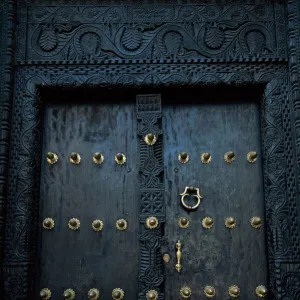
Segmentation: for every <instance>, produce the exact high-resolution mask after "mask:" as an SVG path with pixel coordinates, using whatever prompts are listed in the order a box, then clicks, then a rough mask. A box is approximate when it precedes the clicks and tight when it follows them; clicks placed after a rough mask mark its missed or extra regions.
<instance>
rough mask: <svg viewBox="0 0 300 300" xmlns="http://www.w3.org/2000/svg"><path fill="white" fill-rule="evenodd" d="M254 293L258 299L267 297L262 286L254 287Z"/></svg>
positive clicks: (265, 289) (265, 290)
mask: <svg viewBox="0 0 300 300" xmlns="http://www.w3.org/2000/svg"><path fill="white" fill-rule="evenodd" d="M255 293H256V295H257V296H258V297H260V298H264V297H266V295H267V288H266V287H265V286H264V285H259V286H257V287H256V289H255Z"/></svg>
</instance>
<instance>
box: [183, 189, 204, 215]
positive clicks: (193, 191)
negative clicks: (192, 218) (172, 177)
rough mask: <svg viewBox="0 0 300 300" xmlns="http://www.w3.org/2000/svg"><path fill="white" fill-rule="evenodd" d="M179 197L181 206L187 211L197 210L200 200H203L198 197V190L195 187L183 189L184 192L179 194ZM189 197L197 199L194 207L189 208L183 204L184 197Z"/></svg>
mask: <svg viewBox="0 0 300 300" xmlns="http://www.w3.org/2000/svg"><path fill="white" fill-rule="evenodd" d="M179 195H180V196H181V204H182V206H183V207H184V208H185V209H186V210H188V211H191V210H195V209H197V208H198V206H199V205H200V202H201V199H203V197H202V196H201V195H200V190H199V188H195V187H188V186H186V187H185V189H184V192H183V193H182V194H179ZM190 195H191V196H193V197H195V198H196V199H197V203H196V204H195V205H194V206H190V205H187V204H186V203H185V197H186V196H190Z"/></svg>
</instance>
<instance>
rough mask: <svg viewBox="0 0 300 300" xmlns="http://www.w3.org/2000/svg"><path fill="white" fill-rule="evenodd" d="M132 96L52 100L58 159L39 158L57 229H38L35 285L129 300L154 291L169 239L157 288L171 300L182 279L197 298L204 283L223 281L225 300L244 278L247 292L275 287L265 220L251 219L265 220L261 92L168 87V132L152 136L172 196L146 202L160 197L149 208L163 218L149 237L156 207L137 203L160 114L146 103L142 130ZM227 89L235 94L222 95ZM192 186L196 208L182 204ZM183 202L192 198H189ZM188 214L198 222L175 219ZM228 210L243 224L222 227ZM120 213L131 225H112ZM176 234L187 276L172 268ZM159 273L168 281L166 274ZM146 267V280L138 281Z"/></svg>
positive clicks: (49, 134) (49, 116)
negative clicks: (99, 160) (206, 156)
mask: <svg viewBox="0 0 300 300" xmlns="http://www.w3.org/2000/svg"><path fill="white" fill-rule="evenodd" d="M140 92H141V91H140ZM145 92H146V93H149V91H145ZM155 92H156V93H157V91H155ZM151 93H154V91H151ZM138 94H142V93H138ZM136 96H137V92H136V91H134V90H131V91H128V90H126V91H125V90H124V91H121V92H107V93H106V92H99V93H97V94H96V93H95V92H93V93H88V92H87V91H81V92H77V91H76V92H75V93H74V92H73V93H70V92H60V93H58V94H55V95H52V98H51V99H50V97H49V99H48V102H49V101H51V104H49V105H47V107H46V108H45V116H44V145H43V155H44V157H45V156H46V153H47V152H48V151H51V152H55V153H56V154H57V155H58V158H59V159H58V162H57V163H56V164H54V165H51V164H48V163H47V161H46V160H43V165H42V177H41V206H40V224H42V222H43V220H44V219H45V218H47V217H50V218H53V219H54V221H55V227H54V228H53V229H52V230H45V229H43V227H42V226H41V230H40V243H39V245H40V249H39V266H40V274H39V279H40V283H39V290H40V289H41V288H46V287H49V288H50V289H51V292H52V298H53V299H61V298H62V294H63V291H64V290H65V289H67V288H72V289H74V290H75V291H76V299H87V293H88V291H89V289H91V288H97V289H98V290H99V291H100V295H101V296H100V299H111V293H112V290H113V289H114V288H122V289H123V290H124V291H125V299H143V300H144V299H145V292H146V291H147V290H149V289H156V290H159V287H160V283H157V282H155V283H153V284H152V283H151V282H152V280H153V278H154V277H155V276H156V275H157V274H156V273H155V272H160V271H162V268H161V263H162V260H161V259H160V253H158V251H157V247H156V246H155V247H154V248H155V251H154V250H153V249H154V248H153V247H152V246H153V245H152V244H151V243H153V242H155V243H158V244H160V236H161V235H162V236H163V239H162V241H161V245H162V248H161V254H165V253H167V254H169V255H170V257H171V259H170V261H169V262H165V263H164V266H165V284H164V287H162V290H160V292H164V294H165V297H164V298H165V299H167V300H178V299H181V297H180V289H181V287H182V286H184V285H187V286H189V287H190V288H191V290H192V298H191V299H205V296H204V294H203V289H204V287H205V286H206V285H211V286H213V287H214V288H215V289H216V299H226V298H228V288H229V287H230V286H232V285H237V286H239V288H240V292H241V297H242V299H244V300H247V299H249V300H250V299H254V297H256V296H255V288H256V286H258V285H261V284H262V285H267V255H266V242H265V225H264V222H263V225H262V227H261V228H259V229H255V228H253V227H252V226H251V225H250V219H251V218H252V217H254V216H259V217H261V218H262V220H263V221H264V191H263V179H262V157H261V151H260V123H259V105H258V104H257V103H256V102H254V101H253V100H255V99H257V100H259V98H258V93H256V91H255V92H253V93H250V92H249V90H248V91H243V90H239V92H237V91H236V90H232V89H230V90H229V89H226V90H225V89H215V90H214V91H212V92H210V93H207V91H204V90H190V91H189V92H187V90H172V89H168V90H163V91H162V93H161V98H162V103H163V106H162V112H161V120H160V113H159V126H161V124H160V122H162V135H161V133H160V130H159V133H158V132H157V133H155V132H154V133H155V134H156V136H157V137H158V139H160V138H161V137H163V140H162V141H161V140H159V141H158V142H157V144H156V146H154V148H153V149H156V150H155V151H159V152H160V153H156V154H157V157H163V164H164V175H163V176H161V175H160V174H161V173H159V181H160V180H161V181H162V183H161V184H160V185H159V187H160V189H163V187H164V189H165V193H164V199H163V196H160V198H159V201H160V203H154V202H153V203H151V201H158V200H157V199H156V198H155V197H149V199H147V201H148V202H149V203H147V205H148V204H149V205H150V207H155V205H160V210H159V212H160V213H159V215H158V214H157V215H155V212H156V211H155V210H153V216H154V217H157V218H158V220H159V226H158V228H157V229H154V230H155V232H153V236H155V237H156V235H157V236H159V239H157V237H156V238H155V239H153V240H151V236H152V235H151V234H147V231H149V230H152V229H149V228H147V226H146V225H145V220H144V219H145V218H147V217H149V216H150V215H149V216H148V213H147V214H146V213H145V210H143V205H141V202H142V201H144V199H143V197H142V196H141V193H142V192H143V188H145V187H144V186H143V185H142V184H141V182H143V181H140V179H145V178H144V177H143V174H144V173H143V172H139V167H141V165H142V163H141V162H143V159H145V153H146V152H147V151H148V150H149V153H150V154H151V153H152V152H151V151H152V150H153V149H152V150H151V149H148V148H147V147H153V146H151V145H146V148H145V144H144V137H143V135H144V134H146V133H148V131H149V130H150V129H151V130H154V131H155V130H157V128H156V127H155V126H156V125H154V123H153V122H154V121H153V120H154V119H155V118H157V117H155V118H154V119H153V118H152V117H151V116H150V115H148V114H149V113H153V111H152V112H151V109H150V108H152V106H151V103H152V102H151V101H150V102H151V103H150V102H149V103H148V102H147V103H148V104H149V105H150V106H149V109H148V110H149V111H148V110H147V111H143V114H145V116H143V118H144V117H145V120H144V122H146V123H145V124H146V125H147V126H148V127H149V128H150V129H149V128H148V127H147V126H146V125H145V124H144V125H143V126H146V127H147V130H146V131H147V132H146V131H145V133H144V132H143V133H141V132H142V131H141V128H143V129H145V128H144V127H143V126H142V125H141V124H140V126H141V128H139V129H138V128H137V127H138V126H137V123H138V122H137V120H138V119H139V118H138V116H137V112H136V110H137V107H136V104H135V100H136ZM225 96H227V98H226V97H225ZM221 97H222V98H224V99H230V100H226V101H220V98H221ZM142 98H143V97H142ZM142 98H141V99H142ZM150 98H151V97H150ZM159 98H160V97H159ZM52 99H54V101H52ZM116 99H118V100H116ZM145 99H146V98H145ZM74 100H78V101H77V102H76V101H74ZM99 100H100V101H99ZM147 101H148V100H147ZM71 102H72V104H68V103H71ZM159 102H160V101H159ZM80 103H81V104H80ZM148 104H147V105H148ZM147 105H146V106H147ZM159 105H160V104H159ZM147 107H148V106H147ZM159 110H160V108H159ZM139 121H140V120H139ZM151 126H152V127H151ZM148 129H149V130H148ZM151 130H150V131H151ZM149 133H151V132H149ZM141 135H142V136H141ZM138 139H140V141H139V140H138ZM139 143H140V145H139ZM161 145H162V146H161ZM155 147H156V148H155ZM153 151H154V150H153ZM161 151H162V153H161ZM228 151H233V152H234V153H235V155H236V156H235V160H234V161H233V162H232V163H231V164H229V163H226V162H225V161H224V154H225V153H226V152H228ZM249 151H256V152H258V159H257V161H256V162H255V163H250V162H248V161H247V159H246V155H247V153H248V152H249ZM71 152H78V153H79V154H80V155H81V158H82V160H81V162H80V164H78V165H74V164H71V163H70V161H69V155H70V153H71ZM95 152H101V153H103V154H104V157H105V160H104V163H103V164H102V165H97V164H95V163H93V161H92V157H93V154H94V153H95ZM118 152H122V153H124V154H125V155H126V158H127V161H126V164H124V165H117V164H116V162H115V161H114V156H115V155H116V154H117V153H118ZM180 152H187V153H188V155H189V161H188V162H187V163H186V164H183V163H181V162H179V160H178V154H179V153H180ZM204 152H209V153H210V154H211V155H212V161H211V162H210V163H208V164H204V163H202V162H201V159H200V155H201V154H202V153H204ZM147 153H148V152H147ZM149 153H148V154H149ZM158 154H159V155H158ZM161 154H162V156H161ZM150 156H151V155H150ZM155 157H156V156H155ZM160 160H161V158H160ZM149 162H151V160H149ZM160 163H161V162H160ZM148 169H149V170H150V171H149V170H148ZM152 169H153V170H154V171H153V170H152ZM147 170H148V171H147V172H148V173H147V176H148V175H149V176H152V175H153V174H154V173H155V172H158V171H157V169H155V168H154V167H153V168H151V166H147ZM152 171H153V172H154V173H153V174H152V173H151V172H152ZM144 172H145V170H144ZM160 172H161V170H160ZM155 174H156V173H155ZM155 174H154V175H155ZM156 175H157V174H156ZM156 175H155V176H156ZM160 176H161V177H160ZM189 186H193V187H198V188H199V189H200V194H201V196H203V197H204V198H203V199H202V200H201V203H200V206H199V208H198V209H196V210H195V211H192V212H190V211H187V210H185V209H184V208H183V206H182V205H181V203H180V196H179V194H180V193H182V192H183V191H184V189H185V187H189ZM149 187H150V186H147V187H146V190H147V189H149ZM151 188H152V186H151ZM147 191H148V190H147ZM160 191H161V190H160ZM162 194H163V193H162ZM164 202H165V207H164ZM187 203H188V204H192V203H194V202H193V200H192V199H187ZM144 204H145V203H144ZM140 205H141V207H140ZM140 209H141V211H140ZM180 217H185V218H187V219H188V220H189V221H190V224H189V226H188V227H187V228H180V227H179V225H178V220H179V218H180ZM205 217H211V218H212V219H213V222H214V223H213V226H212V228H210V229H205V228H203V225H202V220H203V218H205ZM226 217H233V218H234V219H235V220H236V221H237V224H236V226H235V228H233V229H229V228H226V227H225V223H224V222H225V218H226ZM71 218H78V219H79V220H80V229H79V230H77V231H73V230H70V229H69V228H68V221H69V219H71ZM120 218H124V219H126V220H127V222H128V228H127V230H125V231H119V230H117V229H116V221H117V219H120ZM95 219H101V220H102V221H103V222H104V227H103V230H102V231H101V232H95V231H93V229H92V221H93V220H95ZM163 221H165V223H164V222H163ZM139 224H140V225H139ZM158 231H159V234H158ZM139 234H140V240H139ZM147 238H148V239H149V240H145V239H147ZM178 240H180V241H181V243H182V249H181V254H182V256H181V265H182V270H181V271H180V273H179V272H177V270H176V269H175V265H176V262H177V261H176V243H177V241H178ZM139 243H141V245H142V247H141V248H140V244H139ZM143 247H144V248H145V249H146V250H147V251H146V250H145V249H144V248H143ZM151 247H152V248H151ZM144 250H145V251H144ZM157 257H159V258H157ZM139 258H140V260H141V261H139ZM145 260H149V263H148V262H147V261H145ZM153 262H155V263H154V266H153ZM140 263H141V264H140ZM139 264H140V269H139ZM155 264H157V266H155ZM153 272H154V273H153ZM151 274H152V275H153V278H151ZM159 274H160V275H161V281H163V276H162V272H161V273H159ZM139 275H140V282H141V283H142V284H140V287H139V288H138V276H139ZM155 278H156V277H155ZM159 278H160V277H159ZM143 280H144V281H145V280H146V281H147V284H146V285H147V290H143V284H144V282H143ZM154 281H155V280H154ZM154 281H153V282H154ZM151 284H152V285H153V286H152V285H151ZM138 295H139V296H138Z"/></svg>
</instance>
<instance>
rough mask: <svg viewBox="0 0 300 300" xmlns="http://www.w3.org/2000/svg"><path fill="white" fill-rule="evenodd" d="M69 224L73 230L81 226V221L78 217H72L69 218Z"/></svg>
mask: <svg viewBox="0 0 300 300" xmlns="http://www.w3.org/2000/svg"><path fill="white" fill-rule="evenodd" d="M68 226H69V228H70V229H71V230H78V229H79V227H80V221H79V220H78V219H76V218H72V219H70V220H69V222H68Z"/></svg>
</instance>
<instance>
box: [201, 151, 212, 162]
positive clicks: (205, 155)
mask: <svg viewBox="0 0 300 300" xmlns="http://www.w3.org/2000/svg"><path fill="white" fill-rule="evenodd" d="M211 159H212V158H211V154H210V153H203V154H201V161H202V163H204V164H209V163H210V162H211Z"/></svg>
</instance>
